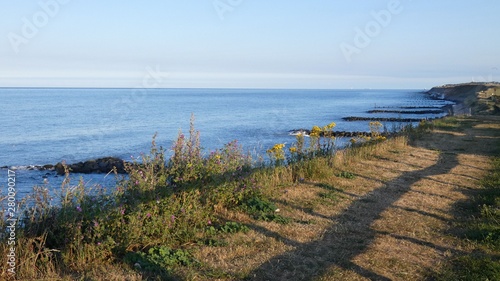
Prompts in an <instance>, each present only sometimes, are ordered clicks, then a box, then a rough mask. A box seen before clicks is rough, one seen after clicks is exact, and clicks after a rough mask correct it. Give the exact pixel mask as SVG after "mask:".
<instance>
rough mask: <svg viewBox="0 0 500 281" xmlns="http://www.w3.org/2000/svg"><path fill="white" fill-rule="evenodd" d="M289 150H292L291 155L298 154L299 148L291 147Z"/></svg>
mask: <svg viewBox="0 0 500 281" xmlns="http://www.w3.org/2000/svg"><path fill="white" fill-rule="evenodd" d="M289 150H290V153H296V152H297V148H296V147H295V146H292V147H290V148H289Z"/></svg>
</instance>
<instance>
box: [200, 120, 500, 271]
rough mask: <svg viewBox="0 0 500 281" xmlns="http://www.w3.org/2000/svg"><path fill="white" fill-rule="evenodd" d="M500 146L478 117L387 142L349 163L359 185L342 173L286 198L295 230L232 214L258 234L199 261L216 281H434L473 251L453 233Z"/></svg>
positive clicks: (498, 134)
mask: <svg viewBox="0 0 500 281" xmlns="http://www.w3.org/2000/svg"><path fill="white" fill-rule="evenodd" d="M499 142H500V119H499V118H498V117H470V118H466V119H457V120H456V122H451V123H446V124H444V123H443V124H441V125H439V124H438V125H437V127H436V128H435V129H434V131H433V132H432V133H431V134H428V135H425V136H423V137H422V138H420V139H418V140H415V141H412V142H411V143H410V144H409V145H404V144H394V143H392V144H391V145H390V146H388V147H383V145H381V146H380V150H379V151H375V152H374V153H373V155H371V156H368V157H366V159H363V160H362V161H354V162H349V163H344V166H341V169H343V170H345V171H348V172H350V173H352V174H353V175H354V177H353V178H344V177H338V176H335V175H333V174H332V176H331V177H330V178H328V179H326V180H322V181H320V182H304V183H301V184H298V185H296V186H290V187H285V188H283V190H282V191H280V192H277V193H276V196H275V201H276V203H277V205H278V206H280V209H281V212H282V214H283V215H285V216H288V217H292V218H294V219H295V220H294V222H293V223H291V224H285V225H280V224H276V223H269V222H255V221H252V220H251V219H249V218H247V217H245V216H244V215H240V214H230V213H228V214H227V215H229V216H231V215H232V216H233V219H236V220H239V221H241V222H243V223H246V224H247V225H248V226H249V227H250V228H251V229H252V230H251V231H250V232H249V233H247V234H237V235H234V236H232V237H229V238H228V246H226V247H215V248H214V247H205V248H203V247H202V248H200V249H198V250H197V251H196V252H195V255H196V257H197V258H198V259H199V260H200V261H202V262H203V263H204V264H205V266H207V267H209V268H211V269H212V270H213V271H214V272H219V273H220V274H219V275H217V274H216V275H215V276H212V277H210V278H208V279H211V280H213V279H222V280H230V279H250V280H426V279H428V278H429V276H430V273H432V272H439V271H440V270H441V267H442V266H444V265H445V264H446V261H447V259H448V258H449V257H451V256H452V255H455V254H467V253H470V251H472V247H470V245H469V244H467V243H464V242H463V241H462V240H460V239H458V238H455V237H454V236H452V235H450V234H449V230H450V228H451V227H452V226H453V225H454V222H455V220H457V219H458V220H459V219H460V217H461V216H463V215H464V214H460V213H459V212H457V210H456V208H455V206H456V204H457V202H460V201H463V200H467V199H468V196H469V195H470V193H471V191H474V190H475V189H477V188H479V181H480V179H481V178H483V177H484V176H485V175H486V173H487V172H488V169H489V168H490V164H491V157H492V156H494V155H498V147H499V146H498V145H499ZM192 277H193V278H198V279H206V278H207V276H201V275H198V274H196V273H194V274H193V275H192Z"/></svg>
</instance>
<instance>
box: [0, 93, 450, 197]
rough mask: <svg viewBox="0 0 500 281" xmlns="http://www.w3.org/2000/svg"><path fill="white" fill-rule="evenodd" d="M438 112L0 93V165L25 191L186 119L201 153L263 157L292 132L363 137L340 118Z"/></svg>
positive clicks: (166, 96)
mask: <svg viewBox="0 0 500 281" xmlns="http://www.w3.org/2000/svg"><path fill="white" fill-rule="evenodd" d="M441 105H443V101H436V100H431V99H429V98H428V96H427V95H425V94H423V93H422V91H417V90H264V89H257V90H256V89H147V90H145V89H68V88H64V89H61V88H58V89H54V88H26V89H25V88H0V114H1V116H2V118H1V124H0V167H1V166H9V167H16V168H17V169H18V170H17V173H18V179H17V180H18V183H17V186H18V188H19V192H20V193H25V192H29V190H31V187H32V186H33V185H35V184H38V185H41V184H43V181H44V178H47V180H48V181H49V184H52V185H56V186H57V184H58V183H59V182H60V179H59V178H56V177H55V175H53V174H47V175H46V174H45V173H46V172H40V171H28V170H27V169H26V166H29V165H43V164H55V163H57V162H60V161H62V160H65V161H66V162H67V163H74V162H78V161H83V160H88V159H92V158H98V157H104V156H116V157H121V158H123V159H126V160H129V159H130V158H131V156H132V157H138V156H139V155H140V154H141V153H147V152H148V151H149V148H150V143H151V140H152V137H153V135H154V134H155V133H157V144H159V145H162V146H163V147H164V148H167V149H168V148H170V147H171V145H172V142H173V141H174V139H175V138H176V136H177V134H178V133H179V131H180V130H182V131H183V132H188V130H189V120H190V116H191V114H194V116H195V126H196V129H197V130H199V131H200V135H201V143H202V146H203V147H204V148H205V152H206V153H207V154H208V153H209V152H210V151H211V150H213V149H216V148H220V147H222V146H223V145H224V144H226V143H228V142H230V141H232V140H235V139H236V140H238V141H239V143H240V144H241V145H242V146H243V148H244V149H245V150H248V151H254V152H257V153H261V154H265V153H264V152H265V150H266V149H267V148H269V147H271V146H272V145H273V144H275V143H288V144H291V143H292V142H294V140H295V137H294V136H290V135H289V130H292V129H298V128H311V127H312V126H313V125H320V126H322V125H326V124H328V123H330V122H332V121H333V122H336V123H337V127H336V128H335V130H345V131H367V130H368V122H366V121H364V122H345V121H342V119H341V118H342V117H346V116H378V117H402V116H400V115H398V114H375V115H374V114H368V113H366V111H368V110H371V109H374V108H382V107H383V108H397V107H401V106H441ZM404 117H416V118H421V117H438V115H426V116H422V115H418V116H411V115H410V116H407V115H405V116H404ZM387 126H388V127H391V126H392V124H387ZM0 172H1V175H0V187H5V186H6V185H7V184H6V182H7V181H6V179H5V178H6V170H5V169H3V170H0ZM84 179H85V180H88V181H90V183H93V184H105V182H107V181H109V180H113V179H112V177H109V178H106V179H105V178H104V175H91V176H84ZM2 193H3V192H2Z"/></svg>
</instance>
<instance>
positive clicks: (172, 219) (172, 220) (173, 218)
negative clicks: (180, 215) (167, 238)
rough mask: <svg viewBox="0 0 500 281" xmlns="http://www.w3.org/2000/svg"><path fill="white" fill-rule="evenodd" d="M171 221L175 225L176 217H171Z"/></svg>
mask: <svg viewBox="0 0 500 281" xmlns="http://www.w3.org/2000/svg"><path fill="white" fill-rule="evenodd" d="M170 221H171V222H172V223H174V222H175V216H174V215H171V216H170Z"/></svg>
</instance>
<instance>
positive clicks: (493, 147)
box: [0, 116, 500, 280]
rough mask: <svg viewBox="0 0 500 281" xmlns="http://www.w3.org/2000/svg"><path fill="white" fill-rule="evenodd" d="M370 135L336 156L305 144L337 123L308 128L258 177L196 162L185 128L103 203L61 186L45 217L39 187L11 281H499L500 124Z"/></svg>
mask: <svg viewBox="0 0 500 281" xmlns="http://www.w3.org/2000/svg"><path fill="white" fill-rule="evenodd" d="M370 125H371V126H370V127H371V128H372V136H371V138H369V139H368V138H359V139H355V140H353V141H352V143H353V145H352V147H351V148H349V149H345V150H341V151H336V150H335V149H334V146H332V144H333V143H332V141H333V140H331V139H324V138H319V137H315V136H314V132H315V131H316V132H318V133H319V132H320V131H326V130H332V129H333V127H334V124H329V125H327V126H325V127H323V128H320V127H316V128H313V130H312V137H311V138H310V140H309V141H308V140H304V139H303V138H300V137H299V138H298V140H297V143H295V144H294V145H293V146H291V147H284V146H281V145H279V144H278V145H276V146H275V147H273V148H270V149H269V151H268V154H269V156H270V158H271V159H272V163H271V164H270V165H261V166H260V167H257V168H255V164H256V163H255V161H253V160H252V159H250V158H249V156H248V155H246V154H245V153H243V152H242V150H241V148H240V147H239V146H238V144H237V143H236V142H233V143H230V144H228V145H226V146H225V147H224V148H221V149H220V150H217V151H214V152H211V153H210V154H209V155H208V156H204V157H202V151H201V149H200V146H199V135H198V134H197V132H196V131H195V130H194V127H192V128H191V131H190V133H189V135H186V136H185V135H182V134H181V135H179V138H178V140H177V142H176V144H174V147H173V149H174V151H175V156H174V157H173V158H172V159H169V160H167V159H164V154H163V151H162V150H161V148H158V147H157V146H156V144H155V143H154V142H153V145H152V150H151V153H150V154H149V155H145V156H144V159H143V163H144V164H143V165H137V166H135V165H131V166H129V174H130V180H128V181H123V182H122V183H121V184H119V185H118V186H117V188H116V190H115V191H113V192H112V193H110V192H106V191H103V190H100V189H99V188H97V189H96V190H94V191H89V190H84V189H83V188H82V187H81V185H78V184H72V183H71V182H67V183H66V185H65V186H63V192H61V198H62V206H61V207H57V208H56V207H52V206H49V205H48V200H47V198H45V197H44V196H46V195H47V193H46V191H44V190H43V189H41V188H38V189H36V190H35V192H34V195H33V200H34V202H36V204H35V205H34V206H30V208H25V209H26V219H25V220H24V221H23V227H22V228H20V229H19V230H18V232H17V237H18V238H17V239H18V240H17V248H16V251H17V258H18V260H17V261H18V266H17V268H16V275H15V278H17V279H18V280H498V279H499V277H500V261H499V259H500V226H499V219H500V211H499V210H500V209H499V208H500V199H499V198H500V197H499V196H500V194H499V186H500V183H499V180H500V179H499V173H500V172H499V170H500V160H499V158H498V157H499V156H500V151H499V148H500V118H498V116H480V117H464V118H459V117H450V118H446V119H442V120H436V121H434V122H433V123H423V124H422V126H421V127H419V128H417V129H416V128H411V130H408V132H407V133H406V134H401V135H399V136H396V137H394V138H389V139H387V140H386V139H385V138H382V137H380V135H379V131H378V130H379V128H378V126H377V124H375V123H373V124H370ZM164 163H167V165H166V166H165V164H164ZM257 164H258V163H257ZM69 177H71V175H70V176H69ZM91 194H92V195H91ZM5 226H6V225H5V224H3V225H2V227H5ZM8 251H9V249H8V247H7V243H6V241H2V243H1V244H0V252H1V253H2V256H4V257H5V256H6V254H7V253H8ZM0 270H1V275H0V276H1V278H3V279H6V278H12V276H11V275H9V273H8V272H7V267H4V266H3V265H2V267H1V269H0Z"/></svg>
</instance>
